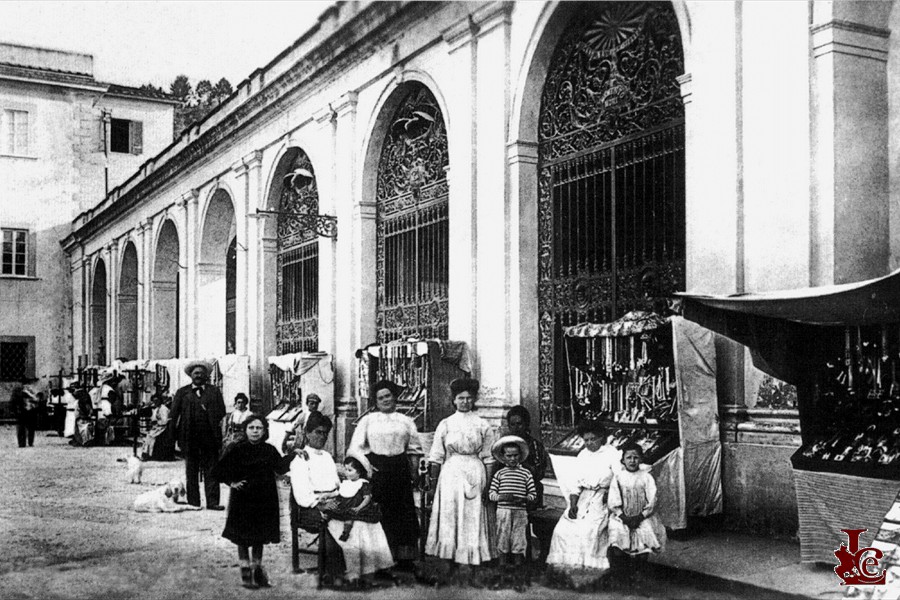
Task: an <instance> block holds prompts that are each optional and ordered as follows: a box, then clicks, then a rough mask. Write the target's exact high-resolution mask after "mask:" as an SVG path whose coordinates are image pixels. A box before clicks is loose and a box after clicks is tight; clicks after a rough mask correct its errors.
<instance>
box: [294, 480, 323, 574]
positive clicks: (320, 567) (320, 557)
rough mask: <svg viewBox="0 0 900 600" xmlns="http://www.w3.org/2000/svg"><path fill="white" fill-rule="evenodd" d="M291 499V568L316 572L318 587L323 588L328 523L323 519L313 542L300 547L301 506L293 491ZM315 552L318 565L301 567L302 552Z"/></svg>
mask: <svg viewBox="0 0 900 600" xmlns="http://www.w3.org/2000/svg"><path fill="white" fill-rule="evenodd" d="M289 498H290V500H289V501H288V505H289V507H290V522H291V568H292V570H293V571H294V573H302V572H306V573H312V572H313V571H315V572H316V587H317V588H318V589H322V587H323V585H324V581H323V575H324V573H325V535H326V532H327V529H328V523H326V522H325V521H322V524H321V525H320V526H319V533H318V535H317V536H316V537H315V539H313V541H312V542H310V543H309V544H307V545H306V547H305V548H301V547H300V506H299V505H298V504H297V501H296V500H295V499H294V494H293V493H291V494H290V496H289ZM316 543H318V544H317V548H316V549H315V550H309V549H308V548H309V547H310V546H312V545H313V544H316ZM301 553H302V554H315V555H316V558H317V560H316V566H315V567H312V568H309V569H305V570H304V569H301V568H300V554H301Z"/></svg>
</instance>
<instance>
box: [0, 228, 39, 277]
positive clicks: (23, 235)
mask: <svg viewBox="0 0 900 600" xmlns="http://www.w3.org/2000/svg"><path fill="white" fill-rule="evenodd" d="M0 231H2V248H0V275H6V276H13V277H34V276H35V242H36V238H35V235H34V234H33V233H29V232H28V230H26V229H3V230H0Z"/></svg>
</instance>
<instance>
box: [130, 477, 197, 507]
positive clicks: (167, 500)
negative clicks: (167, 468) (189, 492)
mask: <svg viewBox="0 0 900 600" xmlns="http://www.w3.org/2000/svg"><path fill="white" fill-rule="evenodd" d="M184 496H185V489H184V483H183V482H181V481H177V480H176V481H170V482H169V483H167V484H166V485H161V486H159V487H158V488H156V489H153V490H150V491H149V492H144V493H143V494H141V495H140V496H138V497H137V498H135V500H134V505H133V506H132V508H133V509H134V510H135V511H137V512H169V513H173V512H181V511H183V510H200V507H199V506H191V505H190V504H179V503H178V499H179V498H183V497H184Z"/></svg>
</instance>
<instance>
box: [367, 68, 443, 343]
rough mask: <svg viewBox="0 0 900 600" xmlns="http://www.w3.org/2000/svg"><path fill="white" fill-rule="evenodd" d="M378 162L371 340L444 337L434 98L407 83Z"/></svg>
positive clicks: (439, 121)
mask: <svg viewBox="0 0 900 600" xmlns="http://www.w3.org/2000/svg"><path fill="white" fill-rule="evenodd" d="M391 123H392V125H391V131H390V132H389V133H388V135H387V137H386V138H385V142H384V146H383V147H382V151H381V158H380V160H379V163H378V183H377V191H376V202H377V217H376V230H377V236H376V237H377V241H376V253H377V254H376V270H377V312H376V327H377V332H378V342H379V343H383V342H389V341H392V340H396V339H401V338H405V337H410V336H417V337H422V338H440V339H447V337H448V335H447V323H448V306H449V302H448V298H449V295H448V272H449V264H448V244H449V233H450V228H449V215H448V203H447V201H448V197H449V189H448V186H447V173H446V171H447V165H448V162H449V161H448V154H447V132H446V129H445V128H444V119H443V116H442V115H441V111H440V108H439V107H438V105H437V102H436V101H435V99H434V96H433V95H432V94H431V92H429V91H428V89H427V88H426V87H425V86H423V85H421V84H412V85H411V86H410V89H409V91H408V92H407V94H406V95H405V97H404V98H403V100H402V101H401V102H400V105H399V107H398V108H397V110H396V112H395V113H394V117H393V119H392V120H391Z"/></svg>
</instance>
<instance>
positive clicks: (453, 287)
mask: <svg viewBox="0 0 900 600" xmlns="http://www.w3.org/2000/svg"><path fill="white" fill-rule="evenodd" d="M477 33H478V26H477V25H476V24H475V23H474V22H473V21H471V20H470V19H469V18H468V17H467V18H464V19H460V20H459V21H457V22H456V23H454V24H453V25H452V26H450V27H448V28H447V29H445V30H444V31H443V34H442V35H443V38H444V41H445V42H446V43H447V45H448V47H449V50H448V52H449V55H450V64H451V65H452V68H453V71H454V72H455V73H458V74H459V76H458V78H457V79H456V81H455V82H454V84H455V85H454V90H453V94H448V95H447V97H446V100H447V103H448V107H447V109H448V112H450V113H452V114H454V115H459V117H460V118H455V119H453V120H452V121H450V119H449V115H444V122H445V123H452V126H450V127H448V129H447V146H448V150H449V154H450V161H449V169H448V171H447V184H448V186H449V188H450V198H449V208H448V214H449V220H450V239H452V240H453V246H454V250H453V251H452V252H450V255H449V273H448V280H449V281H448V283H449V289H450V298H449V300H450V308H449V313H450V314H449V337H450V339H451V340H458V341H463V342H466V343H468V344H469V346H470V347H471V348H472V351H473V353H475V352H476V351H477V344H478V340H477V334H476V332H477V324H476V321H475V316H476V314H477V311H476V307H475V302H476V291H477V289H478V281H477V276H478V263H477V258H476V251H477V245H476V239H475V238H476V233H477V230H478V219H477V214H478V213H477V211H476V209H475V200H474V198H475V186H476V184H477V181H478V177H477V173H478V170H477V164H476V156H475V145H476V143H477V138H476V133H477V129H476V116H477V115H476V108H475V104H476V102H475V96H476V89H477V81H476V72H477V62H476V61H477V56H478V51H477V48H478V41H477ZM476 369H477V367H476Z"/></svg>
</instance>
